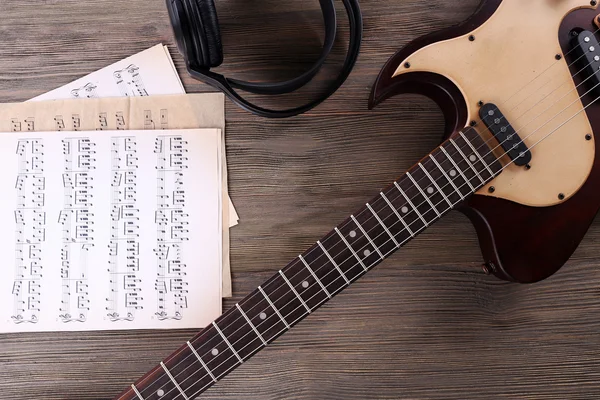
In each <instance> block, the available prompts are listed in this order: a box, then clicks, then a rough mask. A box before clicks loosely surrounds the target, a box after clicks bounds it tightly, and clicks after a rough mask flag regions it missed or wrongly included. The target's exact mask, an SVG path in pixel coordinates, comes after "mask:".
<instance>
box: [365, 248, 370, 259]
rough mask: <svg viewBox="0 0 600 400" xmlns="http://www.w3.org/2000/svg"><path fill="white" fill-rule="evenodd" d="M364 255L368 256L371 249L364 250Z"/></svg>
mask: <svg viewBox="0 0 600 400" xmlns="http://www.w3.org/2000/svg"><path fill="white" fill-rule="evenodd" d="M364 255H365V257H369V256H370V255H371V250H369V249H367V250H365V252H364Z"/></svg>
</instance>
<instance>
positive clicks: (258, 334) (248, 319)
mask: <svg viewBox="0 0 600 400" xmlns="http://www.w3.org/2000/svg"><path fill="white" fill-rule="evenodd" d="M235 306H236V307H237V309H238V310H239V311H240V314H242V316H243V317H244V319H245V320H246V322H248V325H250V327H251V328H252V330H253V331H254V333H256V336H258V337H259V339H260V340H261V341H262V342H263V345H264V346H266V345H267V342H266V341H265V339H264V338H263V337H262V335H261V334H260V333H259V332H258V330H257V329H256V326H254V324H253V323H252V321H250V318H248V316H247V315H246V313H245V312H244V310H242V308H241V307H240V305H239V304H236V305H235Z"/></svg>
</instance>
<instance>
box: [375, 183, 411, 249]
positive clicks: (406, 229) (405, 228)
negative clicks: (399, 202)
mask: <svg viewBox="0 0 600 400" xmlns="http://www.w3.org/2000/svg"><path fill="white" fill-rule="evenodd" d="M379 195H380V196H381V198H382V199H383V200H384V201H385V203H386V204H387V205H388V207H389V209H390V210H391V211H392V212H393V213H394V215H396V218H398V221H400V224H398V223H395V224H392V229H393V228H394V227H398V228H400V232H399V233H396V234H394V236H396V237H398V236H399V235H401V234H402V233H408V237H407V238H405V239H404V240H402V239H403V238H400V239H401V240H400V244H401V245H402V244H403V243H404V242H405V241H408V240H410V239H411V238H413V237H415V234H414V232H413V230H412V229H410V226H409V225H408V224H407V223H406V221H405V219H404V218H403V217H402V216H401V215H400V213H399V212H398V210H397V209H396V207H394V205H393V204H392V202H391V201H390V199H388V197H387V196H386V195H385V193H383V192H381V193H379ZM402 228H403V229H402ZM392 232H393V231H392Z"/></svg>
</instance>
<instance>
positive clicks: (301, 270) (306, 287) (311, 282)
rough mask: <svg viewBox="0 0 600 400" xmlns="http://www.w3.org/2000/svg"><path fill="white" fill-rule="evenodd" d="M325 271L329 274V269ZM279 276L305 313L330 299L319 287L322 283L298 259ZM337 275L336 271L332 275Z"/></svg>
mask: <svg viewBox="0 0 600 400" xmlns="http://www.w3.org/2000/svg"><path fill="white" fill-rule="evenodd" d="M323 258H324V257H323ZM321 261H323V260H321ZM319 265H321V264H319ZM327 271H329V272H331V269H328V268H327ZM327 271H322V273H327ZM280 274H281V277H282V278H283V279H284V280H285V282H286V284H287V285H288V287H289V288H290V289H291V290H292V291H293V292H294V293H295V294H296V295H297V297H298V299H299V300H300V302H301V303H302V306H303V307H304V308H305V309H306V310H307V311H309V312H312V311H314V310H315V309H316V308H317V307H319V306H320V305H321V304H323V302H325V301H326V300H329V299H330V297H329V295H328V293H327V292H326V291H324V290H323V286H321V284H322V282H321V284H320V283H319V279H318V278H317V277H316V274H315V275H313V274H314V271H313V270H312V269H309V268H306V264H304V263H303V262H302V261H301V260H300V259H299V258H298V259H295V260H294V261H293V262H291V263H290V264H289V265H288V266H287V267H286V268H285V269H284V270H283V271H281V272H280ZM337 274H338V273H337V271H336V272H333V273H332V275H334V276H337Z"/></svg>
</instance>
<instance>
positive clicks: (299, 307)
mask: <svg viewBox="0 0 600 400" xmlns="http://www.w3.org/2000/svg"><path fill="white" fill-rule="evenodd" d="M598 100H600V96H599V97H597V98H596V99H594V100H593V101H591V102H590V103H589V104H588V105H586V106H585V107H584V108H582V109H581V110H579V111H578V112H577V113H575V114H574V115H573V116H571V117H570V118H569V119H568V120H567V121H565V122H563V123H562V124H561V125H560V126H559V127H558V128H556V129H555V130H553V131H552V132H550V133H548V134H547V135H546V136H544V137H543V138H541V139H540V140H538V141H537V142H536V143H534V144H533V145H532V146H531V147H532V148H534V147H536V146H537V145H539V144H540V143H541V142H542V141H544V140H545V139H546V138H548V137H550V136H551V135H552V134H553V133H554V132H556V131H557V130H558V129H560V127H562V126H564V125H566V124H567V123H568V122H569V121H571V120H572V119H573V118H574V117H575V116H577V115H579V114H580V113H582V112H584V111H585V110H586V109H587V108H589V107H590V106H591V105H593V104H595V103H596V102H597V101H598ZM513 162H514V160H513V161H511V162H510V163H508V164H507V165H506V166H503V168H502V169H501V171H502V170H504V169H506V168H507V167H508V166H510V165H511V164H512V163H513ZM463 186H464V185H463ZM481 186H482V185H480V186H478V189H479V188H480V187H481ZM483 186H485V183H484V184H483ZM478 189H476V190H478ZM443 203H444V201H440V202H439V203H437V204H436V206H437V205H439V204H443ZM454 205H456V204H454ZM451 208H453V207H451ZM447 211H449V210H446V212H447ZM436 219H439V218H436ZM434 221H435V220H434ZM434 221H432V222H434ZM426 228H427V227H426V226H424V227H423V228H421V230H419V231H418V232H417V233H420V231H422V230H424V229H426ZM409 240H410V238H409V239H407V240H406V241H405V242H403V243H402V244H400V247H401V246H403V245H404V244H405V243H406V242H408V241H409ZM390 241H391V239H390V240H388V241H387V242H386V243H389V242H390ZM386 243H384V244H383V245H385V244H386ZM383 245H382V246H383ZM382 246H380V247H382ZM396 250H397V249H396V248H395V249H393V250H391V251H390V252H388V253H387V254H386V255H384V256H383V258H385V257H387V256H388V255H389V254H391V253H393V252H394V251H396ZM379 262H380V260H378V261H376V262H375V263H373V264H371V265H370V266H369V267H368V270H370V269H371V268H373V267H374V265H375V264H378V263H379ZM358 265H359V264H358V263H357V264H355V267H356V266H358ZM366 273H367V271H361V272H359V274H358V275H357V276H356V277H354V278H352V279H351V282H353V281H355V280H357V279H359V278H360V277H362V276H363V275H365V274H366ZM341 278H342V277H341V276H340V277H339V278H336V279H335V280H334V281H332V282H331V284H333V283H334V282H336V281H337V280H339V279H341ZM331 284H329V285H327V286H326V287H329V286H330V285H331ZM313 285H314V284H313ZM345 288H346V286H342V287H340V288H339V289H337V290H336V291H334V292H331V295H332V297H333V296H335V295H337V293H338V292H340V291H342V290H343V289H345ZM316 295H317V294H315V295H313V296H312V297H311V298H310V299H308V300H305V301H306V302H308V301H310V300H311V299H312V298H314V297H315V296H316ZM328 300H329V298H325V299H323V301H321V302H319V303H318V304H317V305H316V306H314V307H313V309H312V310H315V309H317V308H318V307H320V306H321V305H322V304H323V303H325V302H327V301H328ZM292 301H293V300H292ZM290 303H291V301H290ZM288 304H289V303H288ZM298 309H302V305H299V306H298V307H296V308H295V309H294V310H292V311H291V312H290V313H289V314H288V315H291V314H293V313H294V312H295V311H296V310H298ZM308 314H309V313H308V312H306V313H303V314H302V316H300V317H299V318H298V319H296V320H295V321H293V322H291V323H290V326H293V325H295V324H296V323H297V322H299V321H300V320H302V319H304V318H305V317H306V316H307V315H308ZM271 316H273V314H272V315H271ZM269 318H270V317H269ZM261 324H262V323H261ZM259 326H260V324H259ZM287 330H288V329H287V328H285V329H283V330H281V331H279V332H278V333H276V334H275V335H274V336H273V337H277V336H278V335H280V334H281V333H284V332H285V331H287ZM248 334H249V333H248ZM248 334H246V335H244V336H243V337H242V338H241V339H240V340H238V341H236V342H235V343H234V344H236V343H238V342H239V341H241V340H242V339H244V338H245V337H246V336H247V335H248ZM256 340H258V338H256V339H254V340H252V341H250V342H249V343H247V344H246V345H245V346H244V347H242V348H241V349H240V350H238V351H241V350H244V349H245V348H246V347H248V346H249V345H250V344H252V343H254V342H255V341H256ZM261 349H262V347H261V346H259V347H258V348H257V349H256V350H254V351H253V352H251V353H249V355H248V358H250V357H251V356H252V355H254V353H256V352H257V351H259V350H261ZM233 357H234V356H233V355H232V356H230V357H229V358H227V359H226V360H225V361H223V362H222V363H221V364H219V365H218V366H217V367H215V368H214V369H215V370H216V369H217V368H219V367H220V366H221V365H223V364H224V363H225V362H227V361H229V360H230V359H231V358H233ZM237 366H238V365H237V364H236V365H234V366H232V367H230V368H229V369H227V370H226V371H225V372H223V373H222V374H221V375H219V377H216V379H217V380H219V379H220V378H221V377H223V376H225V375H226V374H228V373H229V372H230V371H231V370H232V369H234V368H236V367H237ZM206 376H207V375H205V376H203V377H202V378H200V379H199V380H197V381H195V383H193V384H192V385H191V386H190V387H192V386H193V385H195V384H196V383H198V382H200V381H201V380H202V379H204V378H205V377H206ZM184 382H185V381H184ZM212 383H213V382H210V383H209V384H207V385H205V386H204V387H202V388H201V389H200V390H199V391H198V392H196V393H195V394H194V395H192V396H191V397H195V396H197V395H198V394H200V393H201V392H203V391H204V390H205V389H206V388H207V387H208V386H210V385H212ZM177 397H179V395H177V396H175V397H174V398H175V399H176V398H177Z"/></svg>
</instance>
